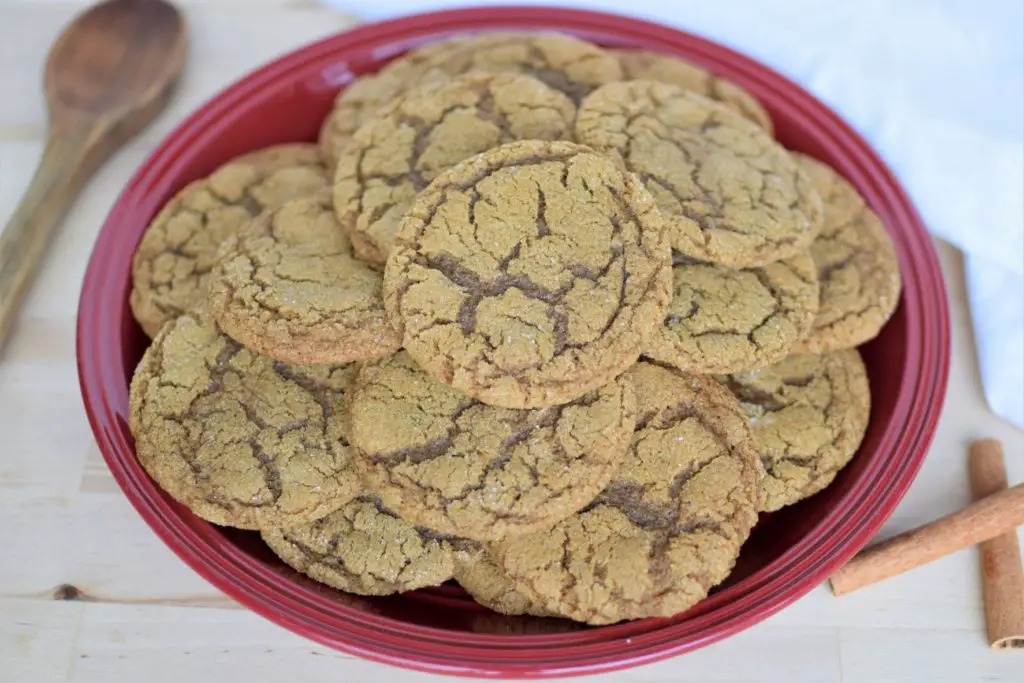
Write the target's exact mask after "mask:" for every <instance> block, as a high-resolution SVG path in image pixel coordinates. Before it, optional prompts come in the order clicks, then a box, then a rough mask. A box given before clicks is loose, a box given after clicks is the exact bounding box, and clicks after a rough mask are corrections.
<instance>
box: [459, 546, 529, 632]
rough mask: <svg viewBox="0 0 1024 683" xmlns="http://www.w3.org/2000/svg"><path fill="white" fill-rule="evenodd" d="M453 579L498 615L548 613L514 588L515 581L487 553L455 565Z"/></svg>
mask: <svg viewBox="0 0 1024 683" xmlns="http://www.w3.org/2000/svg"><path fill="white" fill-rule="evenodd" d="M455 580H456V581H458V582H459V585H460V586H462V587H463V588H464V589H465V590H466V592H467V593H469V594H470V596H471V597H472V598H473V599H474V600H476V601H477V602H478V603H480V604H481V605H483V606H484V607H486V608H487V609H490V610H494V611H495V612H499V613H501V614H512V615H519V614H530V615H533V616H537V617H546V616H548V611H547V610H545V609H544V607H543V606H542V605H539V604H537V603H536V602H534V601H533V600H531V599H530V598H529V597H527V596H526V595H525V594H523V593H520V592H519V591H517V590H516V584H515V582H514V581H513V580H512V579H511V578H509V576H508V575H507V574H506V573H505V572H504V571H502V569H501V568H500V567H499V566H498V565H497V564H495V562H494V560H493V559H491V557H489V556H488V555H487V553H480V554H479V555H477V556H475V557H473V558H471V559H470V560H468V561H466V562H460V563H458V564H457V565H456V567H455Z"/></svg>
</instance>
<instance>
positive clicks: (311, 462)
mask: <svg viewBox="0 0 1024 683" xmlns="http://www.w3.org/2000/svg"><path fill="white" fill-rule="evenodd" d="M354 370H355V368H354V367H353V366H294V365H293V366H286V365H284V364H281V363H277V362H275V361H272V360H270V359H269V358H265V357H263V356H259V355H258V354H256V353H255V352H253V351H250V350H249V349H246V348H244V347H242V346H240V345H239V344H238V343H237V342H235V341H233V340H232V339H230V338H229V337H227V336H226V335H224V334H223V333H222V332H220V331H219V330H218V329H217V327H216V325H215V324H214V323H213V320H212V318H211V317H210V316H209V314H207V313H205V312H194V313H189V314H185V315H183V316H181V317H179V318H178V319H177V320H176V321H174V322H171V323H168V324H167V325H166V326H165V327H164V329H163V330H162V331H161V332H160V334H158V335H157V338H156V339H155V340H154V341H153V344H152V345H151V346H150V347H149V349H148V350H147V351H146V353H145V355H144V356H143V358H142V361H141V362H140V363H139V366H138V368H137V369H136V371H135V376H134V377H133V378H132V384H131V420H130V422H131V429H132V434H134V435H135V445H136V452H137V454H138V458H139V461H140V462H141V463H142V465H143V467H144V468H145V469H146V471H147V472H148V473H149V475H150V476H151V477H153V479H154V480H155V481H156V482H157V483H158V484H159V485H160V487H161V488H163V489H164V490H165V491H167V492H168V493H169V494H171V495H172V496H173V497H174V498H175V499H176V500H178V501H179V502H181V503H182V504H183V505H185V506H187V507H188V508H190V509H191V510H192V511H193V512H195V513H196V514H197V515H199V516H201V517H203V518H204V519H207V520H209V521H211V522H214V523H215V524H223V525H227V526H235V527H240V528H244V529H256V528H261V527H268V526H281V525H288V524H298V523H302V522H306V521H310V520H313V519H317V518H319V517H322V516H324V515H326V514H328V513H330V512H332V511H334V510H335V509H337V508H338V507H340V506H342V505H344V504H345V503H346V502H348V501H349V500H350V499H351V498H352V497H353V496H355V495H356V493H357V491H358V488H359V486H358V483H357V478H356V475H355V472H354V471H352V470H351V468H350V462H349V456H348V443H347V432H348V424H347V411H346V408H345V401H346V393H347V391H348V387H349V384H350V382H351V380H352V378H353V375H354Z"/></svg>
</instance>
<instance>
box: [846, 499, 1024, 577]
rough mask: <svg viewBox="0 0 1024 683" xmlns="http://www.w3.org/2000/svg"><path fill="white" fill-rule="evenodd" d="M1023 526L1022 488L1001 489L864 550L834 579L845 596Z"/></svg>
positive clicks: (1023, 505) (1023, 501)
mask: <svg viewBox="0 0 1024 683" xmlns="http://www.w3.org/2000/svg"><path fill="white" fill-rule="evenodd" d="M1021 524H1024V484H1017V485H1016V486H1014V487H1013V488H1009V489H1004V490H1002V491H999V492H998V493H994V494H992V495H991V496H986V497H985V498H982V499H981V500H978V501H975V502H974V503H971V504H970V505H968V506H967V507H965V508H964V509H962V510H959V511H957V512H954V513H952V514H950V515H946V516H945V517H942V518H941V519H937V520H935V521H934V522H929V523H928V524H925V525H924V526H920V527H918V528H916V529H912V530H911V531H907V532H905V533H902V534H900V535H899V536H895V537H893V538H890V539H889V540H887V541H883V542H882V543H879V544H877V545H874V546H872V547H870V548H868V549H866V550H862V551H861V552H860V553H858V554H857V555H856V556H854V558H853V559H852V560H850V561H849V562H847V563H846V564H845V565H844V566H843V567H840V568H839V570H838V571H837V572H836V573H835V574H833V575H832V578H830V579H829V582H830V583H831V584H832V592H833V593H835V594H836V595H843V594H845V593H849V592H851V591H855V590H857V589H858V588H863V587H864V586H867V585H870V584H872V583H875V582H877V581H881V580H883V579H888V578H890V577H892V576H896V575H897V574H902V573H903V572H905V571H907V570H910V569H913V568H914V567H919V566H921V565H922V564H926V563H928V562H931V561H932V560H935V559H938V558H940V557H942V556H943V555H948V554H950V553H952V552H955V551H957V550H960V549H962V548H966V547H967V546H970V545H976V544H978V543H981V542H982V541H987V540H988V539H990V538H995V537H996V536H1000V535H1002V534H1005V533H1007V532H1009V531H1012V530H1014V529H1016V528H1017V527H1018V526H1020V525H1021Z"/></svg>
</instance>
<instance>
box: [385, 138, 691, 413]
mask: <svg viewBox="0 0 1024 683" xmlns="http://www.w3.org/2000/svg"><path fill="white" fill-rule="evenodd" d="M662 227H663V222H662V220H661V217H660V216H659V214H658V212H657V210H656V209H655V207H654V205H653V202H652V200H651V197H650V195H649V194H648V193H646V192H645V191H644V190H643V188H641V187H640V186H639V184H638V183H637V182H636V181H635V179H634V178H633V177H632V176H631V175H628V174H623V173H621V172H620V171H618V170H617V169H615V167H614V166H613V164H612V163H611V162H610V161H609V160H607V159H605V158H604V157H601V156H599V155H597V154H594V153H593V152H591V151H590V150H588V149H586V148H583V147H580V146H578V145H573V144H571V143H564V142H563V143H558V142H554V143H542V142H521V143H512V144H509V145H504V146H502V147H499V148H497V149H495V150H491V151H488V152H486V153H484V154H481V155H478V156H477V157H473V158H472V159H470V160H468V161H466V162H463V163H461V164H459V165H458V166H457V167H455V168H453V169H452V170H450V171H448V172H446V173H444V174H442V175H441V176H439V177H438V179H437V180H435V181H434V182H433V183H432V184H431V185H430V187H428V188H427V189H426V190H425V191H424V192H423V193H422V194H421V195H420V197H419V198H418V199H417V201H416V203H415V204H414V206H413V208H412V210H411V211H410V212H409V214H408V216H407V217H406V220H405V223H404V225H403V229H402V232H401V233H400V234H399V237H398V240H397V241H396V245H395V249H394V251H393V252H392V255H391V258H390V259H389V261H388V264H387V267H386V268H385V274H384V296H385V305H386V306H387V308H388V311H389V312H390V313H391V314H392V315H393V317H394V318H395V319H397V320H401V322H402V324H403V325H404V330H405V336H404V346H405V348H406V350H407V351H408V352H409V354H410V355H411V356H413V358H415V359H416V361H417V362H418V363H419V364H420V365H421V366H422V367H423V368H424V369H425V370H426V371H427V372H429V373H430V374H431V375H433V376H434V377H436V378H437V379H439V380H441V381H444V382H446V383H448V384H451V385H452V386H453V387H455V388H456V389H458V390H459V391H461V392H463V393H466V394H468V395H470V396H474V397H476V398H478V399H479V400H481V401H483V402H485V403H488V404H491V405H498V406H503V407H509V408H533V407H542V406H548V405H555V404H558V403H564V402H566V401H569V400H572V399H574V398H577V397H578V396H580V395H582V394H584V393H586V392H588V391H592V390H594V389H596V388H597V387H599V386H601V385H603V384H606V383H608V382H609V381H611V380H612V378H614V377H615V376H616V375H618V374H619V373H621V372H623V371H624V370H626V369H627V368H628V367H629V366H630V365H631V364H632V363H633V362H634V361H635V360H636V358H637V357H638V355H639V353H640V351H641V349H642V347H643V345H644V343H645V342H646V341H647V339H648V338H649V337H650V335H651V334H652V333H653V331H654V329H655V327H656V326H657V325H658V324H659V323H660V322H661V321H662V320H663V319H664V316H665V312H666V310H667V306H668V299H669V290H670V278H671V270H670V268H671V261H670V258H669V253H668V249H667V247H666V245H665V243H664V241H663V239H662Z"/></svg>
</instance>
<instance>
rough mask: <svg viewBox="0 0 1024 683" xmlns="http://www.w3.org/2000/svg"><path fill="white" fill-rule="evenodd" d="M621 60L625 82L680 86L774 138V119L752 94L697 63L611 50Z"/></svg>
mask: <svg viewBox="0 0 1024 683" xmlns="http://www.w3.org/2000/svg"><path fill="white" fill-rule="evenodd" d="M611 53H612V54H613V55H615V56H616V57H618V59H619V64H620V65H621V66H622V71H623V74H624V76H625V79H624V80H631V81H633V80H645V81H658V82H659V83H670V84H672V85H678V86H681V87H683V88H686V89H687V90H690V91H692V92H695V93H697V94H699V95H703V96H704V97H707V98H708V99H711V100H715V101H716V102H721V103H722V104H724V105H725V106H727V107H729V108H730V109H732V110H733V111H735V112H736V113H738V114H740V115H741V116H743V117H744V118H745V119H748V120H749V121H753V122H754V123H756V124H757V125H758V126H760V127H761V128H763V129H764V130H765V132H767V133H768V134H769V135H771V134H772V133H773V131H774V128H773V126H772V117H771V116H770V115H769V114H768V112H767V111H766V110H765V108H764V107H763V106H761V103H760V102H758V101H757V99H755V98H754V96H753V95H751V94H750V93H749V92H747V91H746V90H744V89H743V88H741V87H740V86H738V85H736V84H735V83H733V82H732V81H730V80H727V79H725V78H719V77H718V76H715V75H714V74H713V73H711V72H710V71H708V70H707V69H704V68H703V67H700V66H697V65H696V64H694V63H693V62H688V61H686V60H685V59H681V58H679V57H674V56H672V55H665V54H660V53H658V52H650V51H648V50H611Z"/></svg>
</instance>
